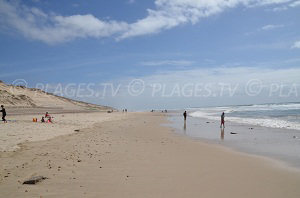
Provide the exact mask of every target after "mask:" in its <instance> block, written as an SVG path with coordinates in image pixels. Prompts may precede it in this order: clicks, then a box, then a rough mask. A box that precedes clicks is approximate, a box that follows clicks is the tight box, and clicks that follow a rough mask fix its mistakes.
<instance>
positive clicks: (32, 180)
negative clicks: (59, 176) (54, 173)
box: [23, 176, 48, 184]
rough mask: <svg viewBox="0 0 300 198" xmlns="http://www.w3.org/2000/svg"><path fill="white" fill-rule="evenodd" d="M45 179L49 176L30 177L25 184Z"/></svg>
mask: <svg viewBox="0 0 300 198" xmlns="http://www.w3.org/2000/svg"><path fill="white" fill-rule="evenodd" d="M44 179H48V178H47V177H44V176H34V177H30V178H29V179H27V180H25V181H24V182H23V184H36V183H38V182H40V181H42V180H44Z"/></svg>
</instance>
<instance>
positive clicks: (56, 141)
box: [0, 113, 300, 198]
mask: <svg viewBox="0 0 300 198" xmlns="http://www.w3.org/2000/svg"><path fill="white" fill-rule="evenodd" d="M129 114H130V116H126V114H125V115H124V114H121V115H122V116H121V117H120V119H118V120H109V121H103V122H100V123H96V124H94V125H92V126H89V127H87V128H84V129H82V130H80V132H78V133H73V134H68V135H63V136H58V137H55V138H52V139H49V140H44V141H36V142H27V143H24V144H22V149H20V150H17V151H16V152H0V158H1V162H2V163H1V167H0V176H1V178H2V179H1V180H0V191H1V195H0V197H3V198H4V197H24V198H27V197H40V196H42V197H50V198H51V197H53V198H54V197H75V198H76V197H125V198H126V197H128V198H129V197H199V195H201V196H203V197H208V198H209V197H217V196H222V197H224V198H227V197H228V198H229V197H230V198H232V197H233V198H234V197H237V198H239V197H246V198H247V197H251V198H252V197H264V198H268V197H272V198H274V197H275V198H276V197H280V198H281V197H283V196H285V197H295V198H296V197H299V196H300V189H299V183H300V173H299V172H297V171H294V170H287V169H283V168H281V167H277V166H275V165H274V164H273V163H272V162H271V161H268V160H265V159H262V158H260V157H257V156H250V155H245V154H243V153H239V152H234V151H230V150H229V149H227V148H226V147H222V146H218V145H212V144H209V143H205V142H201V141H197V140H193V139H191V138H188V137H181V136H178V134H176V133H174V131H173V130H172V129H171V128H170V127H167V126H161V125H165V124H166V123H168V121H167V120H166V119H165V118H166V116H164V115H163V114H160V113H159V114H158V113H157V114H156V113H155V114H151V113H129ZM102 115H103V114H102ZM105 115H106V114H105ZM125 116H126V117H125ZM10 154H11V155H10ZM33 175H42V176H45V177H47V178H49V179H46V180H44V181H42V182H40V183H38V184H36V185H22V184H21V182H22V181H24V180H25V179H27V178H29V177H30V176H33ZM6 176H7V177H6Z"/></svg>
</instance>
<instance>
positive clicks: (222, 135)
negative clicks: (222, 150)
mask: <svg viewBox="0 0 300 198" xmlns="http://www.w3.org/2000/svg"><path fill="white" fill-rule="evenodd" d="M221 140H224V128H223V127H222V128H221Z"/></svg>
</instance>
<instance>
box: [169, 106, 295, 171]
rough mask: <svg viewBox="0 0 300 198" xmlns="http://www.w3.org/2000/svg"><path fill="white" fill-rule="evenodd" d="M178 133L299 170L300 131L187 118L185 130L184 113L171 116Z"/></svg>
mask: <svg viewBox="0 0 300 198" xmlns="http://www.w3.org/2000/svg"><path fill="white" fill-rule="evenodd" d="M168 120H170V121H171V124H170V125H168V126H171V127H174V128H175V129H176V133H178V134H180V135H183V136H188V137H192V138H196V139H198V140H200V141H203V142H207V143H213V144H219V145H222V146H226V147H229V148H232V149H234V150H237V151H241V152H245V153H248V154H255V155H261V156H265V157H270V158H273V159H275V160H279V161H281V163H282V164H285V165H286V166H290V167H292V168H297V169H300V131H298V130H291V129H280V128H270V127H262V126H257V125H246V124H239V123H235V122H229V121H226V122H225V129H224V130H221V129H220V121H216V120H209V119H203V118H194V117H188V119H187V124H186V126H185V127H184V122H183V118H182V113H176V112H173V113H172V114H169V118H168Z"/></svg>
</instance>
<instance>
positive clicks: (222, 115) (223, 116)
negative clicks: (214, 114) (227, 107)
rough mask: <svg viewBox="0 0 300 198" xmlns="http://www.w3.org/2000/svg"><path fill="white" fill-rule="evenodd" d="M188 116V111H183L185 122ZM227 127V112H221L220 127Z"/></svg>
mask: <svg viewBox="0 0 300 198" xmlns="http://www.w3.org/2000/svg"><path fill="white" fill-rule="evenodd" d="M186 117H187V113H186V111H184V113H183V119H184V123H185V124H186ZM222 127H223V128H225V113H224V112H223V113H222V114H221V125H220V128H222Z"/></svg>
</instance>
